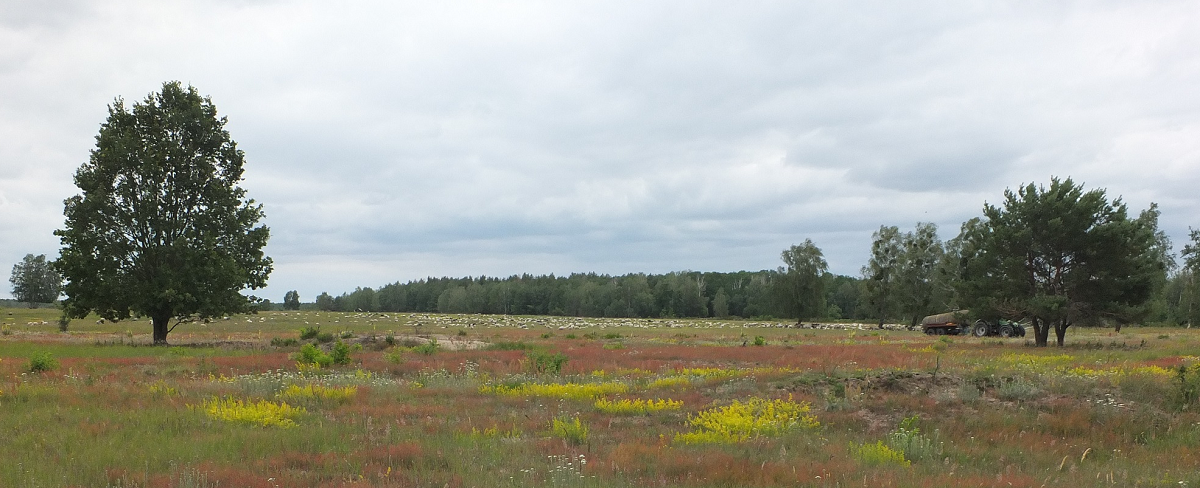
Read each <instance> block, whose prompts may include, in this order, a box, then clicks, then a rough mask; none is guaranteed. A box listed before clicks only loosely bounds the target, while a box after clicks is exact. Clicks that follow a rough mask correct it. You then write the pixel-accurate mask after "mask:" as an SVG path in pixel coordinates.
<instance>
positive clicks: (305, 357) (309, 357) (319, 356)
mask: <svg viewBox="0 0 1200 488" xmlns="http://www.w3.org/2000/svg"><path fill="white" fill-rule="evenodd" d="M296 361H298V362H300V363H302V364H306V365H313V366H316V367H318V368H327V367H329V366H331V365H333V357H332V356H330V355H328V354H325V351H322V350H321V348H319V347H317V346H314V345H312V344H305V345H304V346H303V347H301V348H300V352H299V353H298V354H297V355H296Z"/></svg>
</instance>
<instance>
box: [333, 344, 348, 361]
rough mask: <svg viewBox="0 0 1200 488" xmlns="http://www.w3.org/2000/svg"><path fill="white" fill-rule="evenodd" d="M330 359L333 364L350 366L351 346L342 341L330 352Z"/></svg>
mask: <svg viewBox="0 0 1200 488" xmlns="http://www.w3.org/2000/svg"><path fill="white" fill-rule="evenodd" d="M330 357H331V358H332V359H333V364H350V346H347V345H346V343H344V342H342V341H337V343H336V344H334V345H333V349H332V350H331V351H330Z"/></svg>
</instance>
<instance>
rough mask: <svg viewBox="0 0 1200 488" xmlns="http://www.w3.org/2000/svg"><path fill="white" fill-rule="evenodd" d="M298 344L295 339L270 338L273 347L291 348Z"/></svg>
mask: <svg viewBox="0 0 1200 488" xmlns="http://www.w3.org/2000/svg"><path fill="white" fill-rule="evenodd" d="M299 344H300V341H297V340H296V338H294V337H287V338H283V337H272V338H271V345H272V346H275V347H293V346H296V345H299Z"/></svg>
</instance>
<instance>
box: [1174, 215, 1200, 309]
mask: <svg viewBox="0 0 1200 488" xmlns="http://www.w3.org/2000/svg"><path fill="white" fill-rule="evenodd" d="M1188 231H1189V233H1188V238H1189V241H1190V242H1188V243H1187V244H1184V246H1183V250H1182V251H1181V252H1180V255H1181V257H1183V267H1182V269H1180V270H1179V274H1178V275H1177V276H1176V278H1175V279H1176V280H1178V281H1179V282H1180V285H1182V286H1181V287H1180V288H1181V289H1180V290H1179V302H1178V305H1177V307H1178V308H1179V312H1178V315H1179V317H1180V318H1181V319H1182V321H1183V322H1185V323H1187V326H1188V327H1189V328H1190V327H1191V326H1192V324H1193V322H1195V321H1196V320H1197V319H1200V306H1198V304H1197V303H1196V302H1197V301H1200V293H1198V292H1197V289H1196V274H1198V273H1200V230H1197V229H1191V228H1189V229H1188Z"/></svg>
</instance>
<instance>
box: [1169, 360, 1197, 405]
mask: <svg viewBox="0 0 1200 488" xmlns="http://www.w3.org/2000/svg"><path fill="white" fill-rule="evenodd" d="M1172 383H1173V384H1174V385H1175V391H1174V395H1173V396H1174V397H1175V398H1174V399H1173V400H1174V402H1175V406H1176V408H1178V409H1180V410H1184V409H1187V408H1189V407H1190V406H1191V405H1192V404H1194V403H1196V402H1197V400H1200V363H1195V364H1193V365H1191V366H1188V365H1186V364H1181V365H1179V367H1178V368H1177V369H1176V370H1175V380H1174V381H1173V382H1172Z"/></svg>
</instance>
